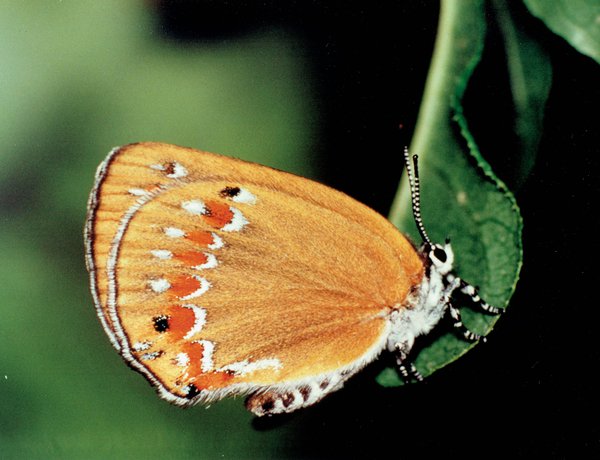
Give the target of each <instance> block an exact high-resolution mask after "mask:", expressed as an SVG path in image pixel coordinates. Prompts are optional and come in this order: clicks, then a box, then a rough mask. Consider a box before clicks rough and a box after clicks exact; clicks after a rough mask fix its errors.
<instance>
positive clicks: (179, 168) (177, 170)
mask: <svg viewBox="0 0 600 460" xmlns="http://www.w3.org/2000/svg"><path fill="white" fill-rule="evenodd" d="M166 165H169V166H171V167H172V168H173V172H172V173H170V174H167V177H168V178H169V179H179V178H180V177H185V176H187V175H188V171H187V169H185V167H184V166H183V165H182V164H181V163H177V162H176V161H173V162H172V163H166ZM166 165H165V164H162V165H161V164H155V165H150V168H151V169H154V170H155V171H166V170H167V166H166Z"/></svg>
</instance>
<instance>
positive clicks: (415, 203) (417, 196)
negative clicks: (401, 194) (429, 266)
mask: <svg viewBox="0 0 600 460" xmlns="http://www.w3.org/2000/svg"><path fill="white" fill-rule="evenodd" d="M412 159H413V164H412V165H411V162H410V154H409V153H408V147H404V164H405V165H406V173H407V174H408V183H409V184H410V200H411V202H412V211H413V216H414V218H415V223H416V224H417V229H418V230H419V234H420V235H421V238H422V239H423V241H424V242H425V243H427V244H429V245H430V246H432V243H431V240H430V239H429V235H427V232H426V231H425V226H424V225H423V218H422V217H421V187H420V185H419V166H418V159H419V157H418V156H417V155H413V157H412Z"/></svg>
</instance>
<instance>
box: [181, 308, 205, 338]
mask: <svg viewBox="0 0 600 460" xmlns="http://www.w3.org/2000/svg"><path fill="white" fill-rule="evenodd" d="M183 307H185V308H189V309H190V310H192V311H193V312H194V317H195V319H194V325H193V326H192V328H191V329H190V330H189V331H188V332H187V334H185V335H184V336H183V338H184V339H186V340H189V339H191V338H192V337H193V336H194V334H197V333H199V332H200V331H201V330H202V328H203V327H204V325H205V324H206V310H205V309H204V308H201V307H198V306H196V305H192V304H188V305H183Z"/></svg>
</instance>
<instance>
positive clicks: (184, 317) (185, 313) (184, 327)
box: [168, 305, 196, 339]
mask: <svg viewBox="0 0 600 460" xmlns="http://www.w3.org/2000/svg"><path fill="white" fill-rule="evenodd" d="M168 312H169V332H170V333H171V334H173V335H174V337H173V338H175V339H182V338H183V337H184V336H185V335H186V334H187V333H188V332H189V331H190V329H192V327H194V322H195V321H196V315H195V314H194V312H193V311H192V309H190V308H185V307H182V306H180V305H173V306H171V307H169V308H168Z"/></svg>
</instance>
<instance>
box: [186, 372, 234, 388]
mask: <svg viewBox="0 0 600 460" xmlns="http://www.w3.org/2000/svg"><path fill="white" fill-rule="evenodd" d="M232 378H233V374H231V373H229V372H218V371H215V372H207V373H206V374H201V375H198V376H196V380H194V385H196V387H197V388H199V389H210V388H221V387H224V386H225V385H226V384H227V383H228V382H229V381H230V380H231V379H232Z"/></svg>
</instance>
